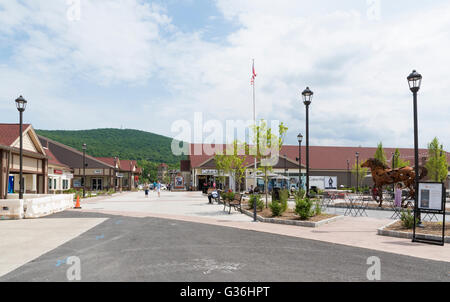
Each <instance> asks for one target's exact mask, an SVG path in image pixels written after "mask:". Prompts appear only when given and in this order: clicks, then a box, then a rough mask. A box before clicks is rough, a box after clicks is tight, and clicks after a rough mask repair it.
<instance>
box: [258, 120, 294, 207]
mask: <svg viewBox="0 0 450 302" xmlns="http://www.w3.org/2000/svg"><path fill="white" fill-rule="evenodd" d="M287 130H288V128H287V127H286V126H285V125H284V124H283V123H280V125H279V126H278V135H277V134H275V133H273V132H272V129H271V128H269V127H268V125H267V122H266V121H265V120H264V119H261V121H260V123H259V125H254V126H253V142H254V144H255V146H254V147H253V148H252V154H253V155H255V157H256V160H257V161H258V162H259V166H258V170H259V171H261V172H262V173H263V175H264V188H265V193H266V208H267V207H268V175H269V172H270V171H272V167H273V165H275V164H276V163H277V162H278V159H279V157H278V155H279V151H280V150H281V147H282V146H283V143H284V136H285V134H286V132H287ZM255 149H256V150H255ZM274 153H276V154H274Z"/></svg>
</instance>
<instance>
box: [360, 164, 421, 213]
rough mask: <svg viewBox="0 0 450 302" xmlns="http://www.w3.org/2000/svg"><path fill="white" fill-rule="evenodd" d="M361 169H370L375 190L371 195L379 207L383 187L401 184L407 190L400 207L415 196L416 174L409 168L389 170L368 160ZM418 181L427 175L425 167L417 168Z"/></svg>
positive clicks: (381, 201) (381, 202)
mask: <svg viewBox="0 0 450 302" xmlns="http://www.w3.org/2000/svg"><path fill="white" fill-rule="evenodd" d="M361 167H365V168H370V170H371V172H372V179H373V182H374V187H375V188H377V191H376V193H375V192H374V193H373V198H374V199H375V201H376V202H378V203H379V207H381V206H382V205H383V186H386V185H393V184H396V183H403V184H404V185H405V187H406V188H407V189H408V190H409V194H408V196H407V197H406V198H405V199H403V200H402V206H403V205H404V202H405V200H406V199H410V198H414V194H415V189H414V185H415V177H416V173H415V172H414V169H413V168H411V167H403V168H398V169H390V168H389V167H388V166H387V165H385V164H383V163H382V162H381V161H379V160H378V159H375V158H371V159H368V160H367V161H366V162H365V163H363V164H362V165H361ZM419 170H420V174H419V179H423V178H424V177H425V176H427V174H428V170H427V169H426V168H425V167H419Z"/></svg>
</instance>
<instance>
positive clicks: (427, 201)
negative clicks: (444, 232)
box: [418, 182, 445, 211]
mask: <svg viewBox="0 0 450 302" xmlns="http://www.w3.org/2000/svg"><path fill="white" fill-rule="evenodd" d="M444 204H445V186H444V184H443V183H426V182H419V204H418V207H419V209H420V210H432V211H442V210H443V209H444Z"/></svg>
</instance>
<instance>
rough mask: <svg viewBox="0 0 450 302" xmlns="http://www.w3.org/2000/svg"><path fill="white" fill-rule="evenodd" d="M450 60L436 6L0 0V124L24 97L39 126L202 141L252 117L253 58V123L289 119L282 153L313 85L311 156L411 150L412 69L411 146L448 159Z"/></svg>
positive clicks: (382, 1) (258, 0) (376, 1)
mask: <svg viewBox="0 0 450 302" xmlns="http://www.w3.org/2000/svg"><path fill="white" fill-rule="evenodd" d="M449 53H450V3H449V2H448V1H440V0H435V1H418V0H417V1H406V0H396V1H387V0H367V1H366V0H343V1H326V0H318V1H300V0H295V1H294V0H291V1H287V0H277V1H273V0H215V1H213V0H211V1H207V0H198V1H196V0H178V1H175V0H157V1H149V0H146V1H144V0H67V1H66V0H34V1H25V0H0V122H3V123H14V122H17V120H18V112H17V110H16V109H15V104H14V100H15V98H17V97H18V96H19V95H23V96H24V97H25V98H26V99H27V100H28V106H27V109H26V111H25V114H24V121H25V122H26V123H31V124H33V126H34V128H36V129H65V130H69V129H70V130H71V129H94V128H128V129H139V130H144V131H150V132H154V133H158V134H162V135H166V136H170V137H177V136H178V138H179V137H180V136H179V135H180V131H179V129H177V127H176V126H174V125H176V124H177V122H179V121H186V122H188V123H189V124H190V125H191V128H192V129H190V131H187V133H191V135H188V136H187V137H183V138H184V139H186V140H188V141H191V142H200V141H202V140H204V139H205V138H207V137H208V136H209V135H210V134H211V132H208V131H212V130H211V127H208V125H207V124H208V122H211V123H212V124H214V123H219V124H222V125H225V121H227V120H232V121H235V120H250V119H252V116H253V115H252V108H253V105H252V86H251V85H250V77H251V67H252V60H253V59H254V60H255V69H256V73H257V77H256V84H255V92H256V113H257V117H258V119H261V118H264V119H266V120H269V121H273V120H278V121H281V122H284V123H285V124H286V126H287V127H288V128H289V130H288V132H287V135H286V138H285V143H287V144H296V143H297V141H296V137H297V134H298V133H299V132H301V133H305V107H304V105H303V103H302V100H301V91H302V90H303V89H305V87H306V86H309V87H310V88H311V90H313V91H314V98H313V102H312V104H311V106H310V144H311V145H331V146H367V147H373V146H376V144H377V143H378V142H382V143H383V145H384V146H385V147H413V143H414V140H413V138H414V137H413V103H412V94H411V92H410V91H409V89H408V84H407V81H406V77H407V76H408V74H409V73H410V72H411V71H412V70H413V69H417V71H418V72H420V73H421V74H422V75H423V82H422V87H421V90H420V91H419V96H418V119H419V144H420V146H421V147H426V146H427V143H429V142H430V141H431V140H432V139H433V138H434V137H436V136H437V137H438V138H439V140H440V141H441V143H443V144H444V148H445V149H447V150H449V149H450V148H449V146H450V131H448V129H450V119H449V112H450V102H449V100H448V98H447V93H446V92H447V91H446V90H447V88H448V86H449V78H448V77H447V76H446V75H447V73H448V71H447V69H448V66H450V56H449ZM195 116H197V117H199V116H201V119H202V121H203V124H199V123H198V120H197V124H199V126H200V133H201V135H197V136H195V137H194V135H193V134H192V133H193V132H194V128H195V127H194V125H195V123H196V121H195V120H194V117H195ZM205 125H206V126H205ZM202 127H204V128H202ZM224 128H225V126H224ZM217 142H219V141H217Z"/></svg>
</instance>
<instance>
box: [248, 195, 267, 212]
mask: <svg viewBox="0 0 450 302" xmlns="http://www.w3.org/2000/svg"><path fill="white" fill-rule="evenodd" d="M255 203H256V209H258V210H259V211H262V209H264V202H263V201H262V200H261V196H260V195H259V194H253V195H250V200H249V201H248V205H249V207H250V209H254V208H255Z"/></svg>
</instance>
